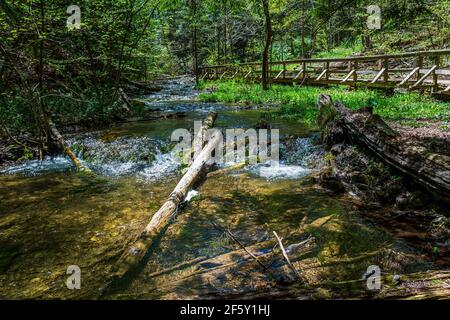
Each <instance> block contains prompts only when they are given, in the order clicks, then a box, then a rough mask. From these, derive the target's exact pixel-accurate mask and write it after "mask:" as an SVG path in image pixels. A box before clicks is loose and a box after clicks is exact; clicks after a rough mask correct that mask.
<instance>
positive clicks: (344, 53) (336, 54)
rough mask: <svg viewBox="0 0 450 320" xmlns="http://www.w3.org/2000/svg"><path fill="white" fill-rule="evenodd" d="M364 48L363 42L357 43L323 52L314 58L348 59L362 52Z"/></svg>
mask: <svg viewBox="0 0 450 320" xmlns="http://www.w3.org/2000/svg"><path fill="white" fill-rule="evenodd" d="M363 50H364V47H363V45H362V43H361V41H358V42H355V43H346V44H343V45H341V46H339V47H335V48H332V49H331V50H330V51H323V52H319V53H316V54H314V55H313V58H346V57H348V56H351V55H354V54H355V53H359V52H362V51H363Z"/></svg>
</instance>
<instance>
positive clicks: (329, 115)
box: [318, 95, 450, 201]
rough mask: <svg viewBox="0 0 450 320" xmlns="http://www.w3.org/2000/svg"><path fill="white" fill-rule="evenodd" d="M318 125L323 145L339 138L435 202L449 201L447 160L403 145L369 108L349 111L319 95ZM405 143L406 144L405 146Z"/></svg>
mask: <svg viewBox="0 0 450 320" xmlns="http://www.w3.org/2000/svg"><path fill="white" fill-rule="evenodd" d="M318 107H319V110H320V114H321V115H320V116H319V122H320V124H321V125H322V126H323V127H325V128H326V129H325V131H324V132H326V133H325V134H324V136H323V139H324V142H325V143H327V144H329V145H332V144H334V143H336V140H339V139H341V138H344V139H347V140H349V141H350V142H352V143H355V144H358V145H360V146H362V147H364V148H367V149H368V150H369V151H371V152H372V153H373V154H375V155H376V156H378V157H379V158H380V159H381V160H382V161H384V162H385V163H387V164H388V165H390V166H392V167H394V168H395V169H397V170H399V171H400V172H402V173H403V174H404V175H406V176H409V177H410V178H413V180H414V181H415V182H416V183H418V184H420V185H421V186H422V187H424V188H425V189H427V190H428V191H429V192H430V193H431V194H433V195H435V196H437V197H438V198H439V199H441V200H444V201H449V198H448V195H449V194H450V157H448V156H446V155H444V154H436V153H435V152H432V151H430V150H428V149H427V148H426V147H424V146H423V145H418V144H414V143H411V142H410V141H407V138H406V137H402V136H401V135H400V134H398V133H397V132H395V131H394V130H392V129H391V128H390V127H389V126H388V125H387V124H386V123H385V122H384V121H383V120H382V119H381V117H380V116H378V115H375V114H373V113H372V110H371V108H364V109H361V110H359V111H356V112H355V111H352V110H349V109H347V108H346V107H344V106H343V105H342V104H341V103H339V102H338V103H333V102H332V100H331V98H330V97H329V96H326V95H320V97H319V101H318ZM407 142H408V143H407Z"/></svg>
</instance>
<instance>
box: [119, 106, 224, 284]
mask: <svg viewBox="0 0 450 320" xmlns="http://www.w3.org/2000/svg"><path fill="white" fill-rule="evenodd" d="M216 118H217V114H216V113H210V114H209V115H208V118H207V119H206V121H205V122H204V125H203V127H202V129H201V131H200V132H199V134H198V135H197V137H196V138H195V142H194V143H196V142H197V141H198V139H199V138H201V137H203V136H204V134H205V132H206V130H207V129H209V128H210V127H212V126H213V125H214V122H215V120H216ZM221 139H222V135H220V134H213V135H212V137H211V138H210V139H209V141H208V143H207V144H206V146H205V147H204V148H203V150H202V151H201V152H200V153H199V154H198V156H197V157H196V158H195V160H194V162H193V163H192V165H191V166H190V168H189V169H188V171H187V172H186V174H185V175H184V176H183V178H182V179H181V180H180V181H179V183H178V185H177V186H176V187H175V189H174V190H173V192H172V193H171V195H170V197H169V198H168V199H167V201H166V202H165V203H164V204H163V205H162V207H161V208H160V209H159V210H158V212H156V213H155V214H154V215H153V217H152V219H151V221H150V223H149V224H148V225H147V227H146V228H145V229H144V231H143V232H141V233H140V234H139V235H138V237H137V238H136V239H135V240H134V241H133V244H132V245H131V246H130V247H129V249H128V250H127V251H126V252H124V253H123V254H122V256H121V257H120V259H119V261H118V263H117V266H116V268H115V270H114V276H113V281H117V280H119V281H120V280H121V279H123V278H124V277H125V276H126V275H127V274H128V273H129V272H130V271H131V270H132V269H133V268H134V267H136V266H137V265H138V264H139V262H141V261H142V259H143V258H144V257H145V256H146V255H147V254H148V253H150V250H151V248H152V246H153V245H155V244H156V243H157V240H158V239H159V237H160V236H161V235H162V234H163V232H164V230H165V229H166V228H167V226H168V225H169V224H170V221H171V220H172V219H173V218H174V217H175V216H176V215H177V214H178V212H179V208H180V205H181V204H183V202H184V200H185V198H186V195H187V193H188V192H189V189H190V188H191V187H192V186H193V185H194V183H195V182H196V181H197V180H198V178H199V177H200V176H201V174H202V173H203V172H204V170H205V169H206V167H207V163H208V161H209V159H210V158H211V154H212V152H213V151H214V149H215V148H216V146H217V145H218V143H219V142H220V141H221Z"/></svg>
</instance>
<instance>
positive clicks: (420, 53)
mask: <svg viewBox="0 0 450 320" xmlns="http://www.w3.org/2000/svg"><path fill="white" fill-rule="evenodd" d="M443 55H450V49H442V50H430V51H416V52H405V53H398V54H385V55H374V56H357V57H346V58H310V59H295V60H283V61H272V62H270V64H272V65H283V64H300V63H304V62H306V63H308V62H309V63H324V62H348V61H376V60H380V59H400V58H410V57H417V56H443ZM261 64H262V63H261V62H245V63H238V64H224V65H211V66H201V67H200V68H202V69H210V68H228V67H235V66H252V65H261Z"/></svg>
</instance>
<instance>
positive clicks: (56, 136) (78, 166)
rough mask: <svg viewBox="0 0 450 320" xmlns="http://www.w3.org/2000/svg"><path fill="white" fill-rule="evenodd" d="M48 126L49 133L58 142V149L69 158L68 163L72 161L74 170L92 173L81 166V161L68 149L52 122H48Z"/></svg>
mask: <svg viewBox="0 0 450 320" xmlns="http://www.w3.org/2000/svg"><path fill="white" fill-rule="evenodd" d="M49 125H50V130H51V133H52V135H53V137H54V139H55V140H56V141H57V142H58V145H59V147H60V149H61V150H62V151H63V152H64V153H65V154H66V155H67V156H68V157H69V158H70V161H72V163H73V165H74V166H75V168H76V169H77V170H78V171H80V172H85V173H91V172H92V171H91V169H89V168H88V167H86V166H85V165H83V164H82V163H81V161H80V160H79V159H78V158H77V156H76V155H75V153H73V151H72V149H70V147H69V146H68V145H67V143H66V141H65V140H64V138H63V136H62V135H61V133H60V132H59V130H58V129H57V128H56V125H55V124H54V123H53V122H52V121H50V122H49Z"/></svg>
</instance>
